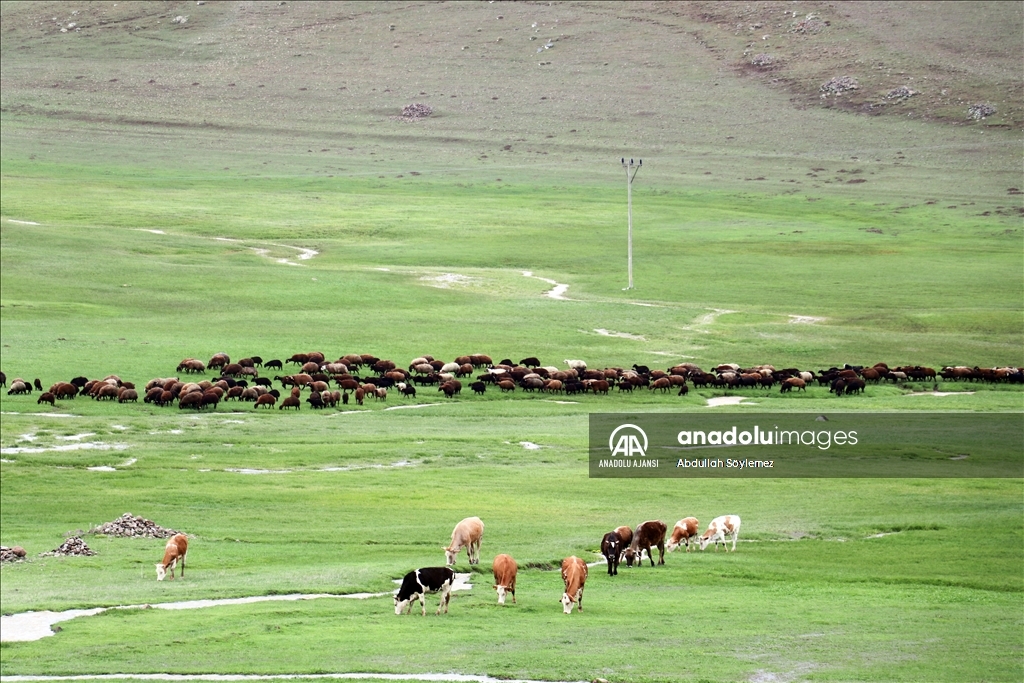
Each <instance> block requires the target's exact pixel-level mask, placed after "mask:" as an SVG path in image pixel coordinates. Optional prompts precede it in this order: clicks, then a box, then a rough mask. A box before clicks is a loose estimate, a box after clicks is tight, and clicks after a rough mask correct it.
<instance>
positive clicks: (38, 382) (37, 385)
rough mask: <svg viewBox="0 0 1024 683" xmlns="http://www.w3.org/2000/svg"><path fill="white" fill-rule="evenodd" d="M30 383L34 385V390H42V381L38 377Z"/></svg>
mask: <svg viewBox="0 0 1024 683" xmlns="http://www.w3.org/2000/svg"><path fill="white" fill-rule="evenodd" d="M32 384H33V385H34V386H35V388H36V391H42V390H43V383H42V381H41V380H40V379H39V378H38V377H36V378H35V380H34V381H33V382H32Z"/></svg>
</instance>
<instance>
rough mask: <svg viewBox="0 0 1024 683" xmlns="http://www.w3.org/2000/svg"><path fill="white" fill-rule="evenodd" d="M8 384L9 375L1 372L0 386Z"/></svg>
mask: <svg viewBox="0 0 1024 683" xmlns="http://www.w3.org/2000/svg"><path fill="white" fill-rule="evenodd" d="M6 386H7V375H5V374H4V373H2V372H0V387H6Z"/></svg>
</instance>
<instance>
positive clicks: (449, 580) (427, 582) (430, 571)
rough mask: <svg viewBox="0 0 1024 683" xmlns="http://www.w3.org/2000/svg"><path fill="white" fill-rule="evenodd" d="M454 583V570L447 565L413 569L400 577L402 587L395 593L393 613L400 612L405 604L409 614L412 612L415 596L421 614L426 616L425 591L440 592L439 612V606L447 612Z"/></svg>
mask: <svg viewBox="0 0 1024 683" xmlns="http://www.w3.org/2000/svg"><path fill="white" fill-rule="evenodd" d="M453 583H455V572H454V571H452V570H451V569H450V568H448V567H423V568H421V569H414V570H413V571H411V572H409V573H408V574H406V575H405V578H403V579H402V587H401V588H399V589H398V593H396V594H395V614H401V613H402V612H403V611H404V610H405V608H406V606H407V605H408V607H409V614H412V603H413V601H414V600H416V599H417V598H418V599H419V601H420V608H421V609H422V610H423V616H427V606H426V601H425V600H424V596H425V595H426V594H427V593H437V592H440V593H441V604H439V605H438V606H437V612H435V613H434V614H440V613H441V608H442V607H443V608H444V613H445V614H448V601H449V600H450V599H451V590H452V584H453Z"/></svg>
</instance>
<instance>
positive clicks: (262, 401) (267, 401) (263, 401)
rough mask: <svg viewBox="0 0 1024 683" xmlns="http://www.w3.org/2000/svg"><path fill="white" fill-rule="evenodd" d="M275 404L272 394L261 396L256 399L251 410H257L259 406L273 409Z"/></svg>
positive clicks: (274, 397) (275, 398) (275, 400)
mask: <svg viewBox="0 0 1024 683" xmlns="http://www.w3.org/2000/svg"><path fill="white" fill-rule="evenodd" d="M275 403H277V397H276V396H274V395H273V394H263V395H262V396H260V397H259V398H258V399H256V405H254V406H253V408H259V407H260V406H266V407H268V408H273V407H274V404H275Z"/></svg>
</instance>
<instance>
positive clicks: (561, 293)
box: [523, 270, 573, 301]
mask: <svg viewBox="0 0 1024 683" xmlns="http://www.w3.org/2000/svg"><path fill="white" fill-rule="evenodd" d="M523 277H532V278H534V279H536V280H540V281H541V282H546V283H548V284H549V285H553V287H552V289H549V290H548V291H547V293H546V294H545V295H544V296H546V297H548V298H549V299H557V300H558V301H573V299H570V298H569V297H567V296H565V293H566V292H568V291H569V285H563V284H560V283H558V282H555V281H554V280H551V279H549V278H546V277H540V276H539V275H534V274H533V271H532V270H524V271H523Z"/></svg>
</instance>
